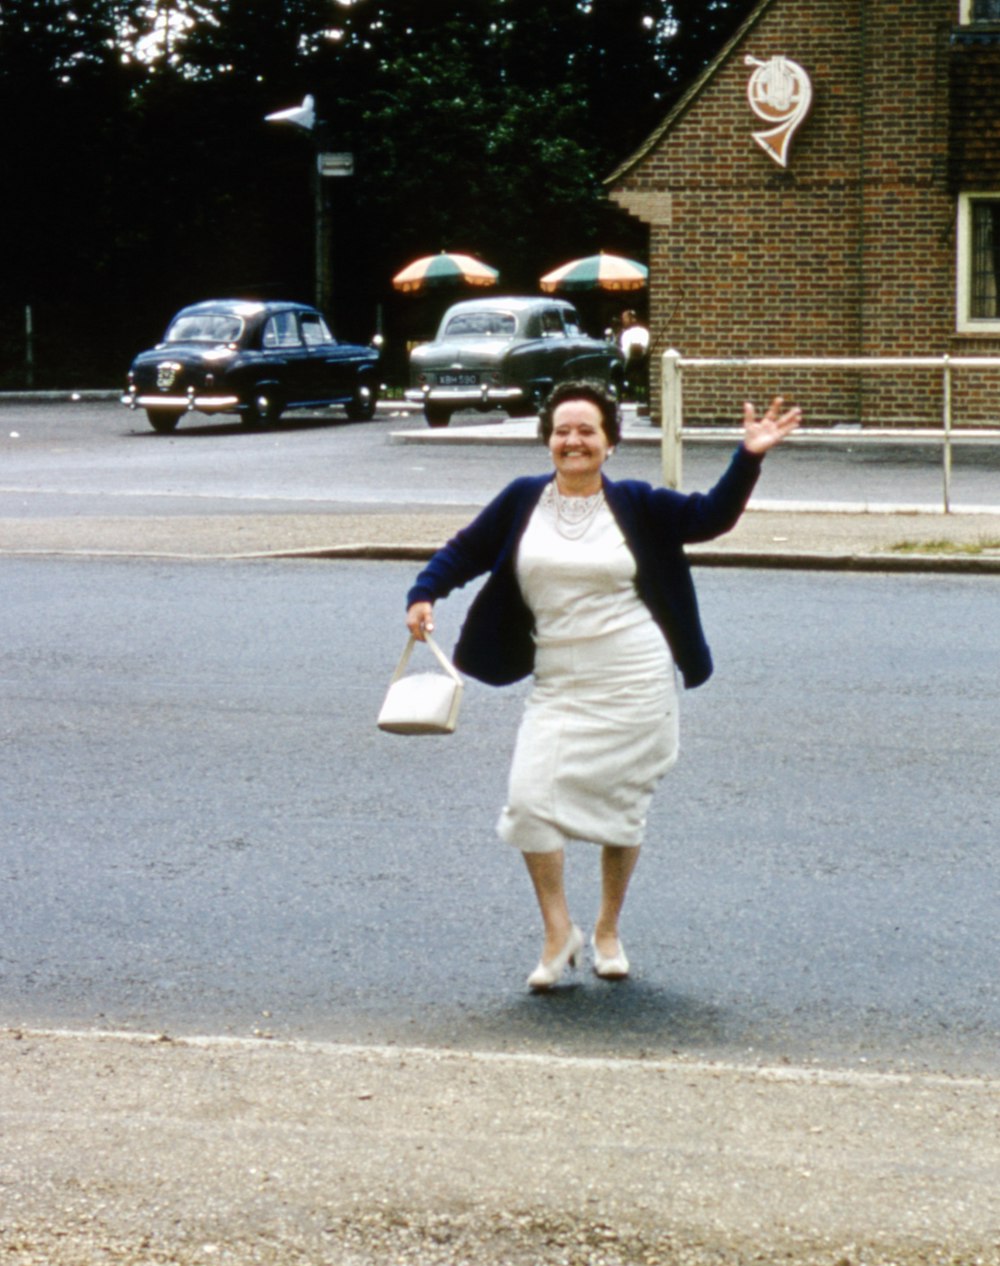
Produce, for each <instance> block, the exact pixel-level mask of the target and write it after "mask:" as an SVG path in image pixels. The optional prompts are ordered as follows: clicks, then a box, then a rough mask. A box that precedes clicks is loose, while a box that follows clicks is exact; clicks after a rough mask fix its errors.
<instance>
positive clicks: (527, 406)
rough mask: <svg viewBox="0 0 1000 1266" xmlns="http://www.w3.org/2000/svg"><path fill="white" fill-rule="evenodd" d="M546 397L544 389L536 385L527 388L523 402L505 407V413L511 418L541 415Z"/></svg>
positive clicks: (516, 402)
mask: <svg viewBox="0 0 1000 1266" xmlns="http://www.w3.org/2000/svg"><path fill="white" fill-rule="evenodd" d="M547 395H548V391H547V390H546V388H545V387H540V386H537V385H536V386H534V387H529V388H528V391H527V395H526V396H525V397H524V399H523V400H517V401H515V402H513V403H512V404H509V405H508V406H507V413H508V415H509V416H510V417H512V418H530V417H531V416H532V415H533V414H538V413H541V411H542V405H543V404H544V403H545V397H546V396H547Z"/></svg>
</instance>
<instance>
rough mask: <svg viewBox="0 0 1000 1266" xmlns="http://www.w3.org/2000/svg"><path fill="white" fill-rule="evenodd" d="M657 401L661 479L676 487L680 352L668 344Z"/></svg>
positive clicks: (679, 457) (678, 482) (679, 459)
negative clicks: (659, 409) (660, 398)
mask: <svg viewBox="0 0 1000 1266" xmlns="http://www.w3.org/2000/svg"><path fill="white" fill-rule="evenodd" d="M662 397H663V398H662V403H661V406H660V408H661V413H662V420H661V449H662V457H663V482H664V484H665V485H666V486H667V487H668V488H680V486H681V474H682V469H681V467H682V462H683V458H682V454H681V429H682V415H683V408H682V402H681V354H680V352H678V351H677V350H676V348H673V347H671V348H670V349H669V350H667V351H665V352H664V353H663V392H662Z"/></svg>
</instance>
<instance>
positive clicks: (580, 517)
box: [542, 479, 604, 541]
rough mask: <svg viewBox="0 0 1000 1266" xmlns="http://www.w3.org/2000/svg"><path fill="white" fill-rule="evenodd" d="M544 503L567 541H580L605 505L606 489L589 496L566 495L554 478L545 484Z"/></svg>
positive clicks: (557, 529) (560, 533)
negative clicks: (557, 485)
mask: <svg viewBox="0 0 1000 1266" xmlns="http://www.w3.org/2000/svg"><path fill="white" fill-rule="evenodd" d="M542 504H543V505H544V506H545V508H546V510H548V511H549V513H550V515H552V517H553V519H554V522H555V526H556V531H557V532H558V533H559V535H560V536H561V537H563V538H564V539H565V540H567V541H578V540H579V539H580V538H581V537H582V536H585V535H586V533H587V529H588V528H589V527H590V525H591V523H593V521H594V519H595V518H596V516H597V512H598V510H600V508H601V506H602V505H604V489H603V488H602V489H601V490H600V491H599V492H595V493H594V494H593V495H592V496H589V497H564V496H563V495H562V493H561V492H560V491H559V489H558V488H557V487H556V481H555V480H554V479H553V480H552V482H551V483H549V484H546V486H545V491H544V492H543V493H542Z"/></svg>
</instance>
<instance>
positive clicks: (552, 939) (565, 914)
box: [522, 849, 573, 962]
mask: <svg viewBox="0 0 1000 1266" xmlns="http://www.w3.org/2000/svg"><path fill="white" fill-rule="evenodd" d="M522 856H523V857H524V863H525V865H526V866H527V868H528V874H529V875H530V876H531V882H532V884H534V887H535V896H536V897H537V899H538V908H539V910H541V912H542V922H543V923H544V924H545V945H544V947H543V949H542V959H543V960H544V961H545V962H549V961H550V960H551V959H553V958H555V956H556V955H557V954H558V953H559V951H560V950H561V949H563V947H564V946H565V944H566V940H567V938H568V937H569V934H570V930H571V928H572V927H573V920H572V919H571V918H570V914H569V906H568V905H567V903H566V886H565V883H564V881H563V871H564V863H565V854H564V853H563V850H562V849H559V850H558V851H557V852H555V853H523V854H522Z"/></svg>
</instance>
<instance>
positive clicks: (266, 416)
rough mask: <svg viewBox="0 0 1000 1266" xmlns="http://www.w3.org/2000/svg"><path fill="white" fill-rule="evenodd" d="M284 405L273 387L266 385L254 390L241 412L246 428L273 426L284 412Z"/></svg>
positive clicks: (263, 384)
mask: <svg viewBox="0 0 1000 1266" xmlns="http://www.w3.org/2000/svg"><path fill="white" fill-rule="evenodd" d="M284 408H285V406H284V404H283V402H282V400H281V397H280V396H279V395H278V392H277V391H276V390H275V388H274V387H272V386H269V385H268V384H266V383H262V384H261V385H260V386H258V387H256V388H255V389H254V393H253V395H252V396H251V397H250V399H249V400H248V401H247V403H246V408H245V409H244V411H243V422H244V424H245V425H246V426H274V425H275V424H276V423H277V422H278V421H279V419H280V418H281V415H282V413H283V412H284Z"/></svg>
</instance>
